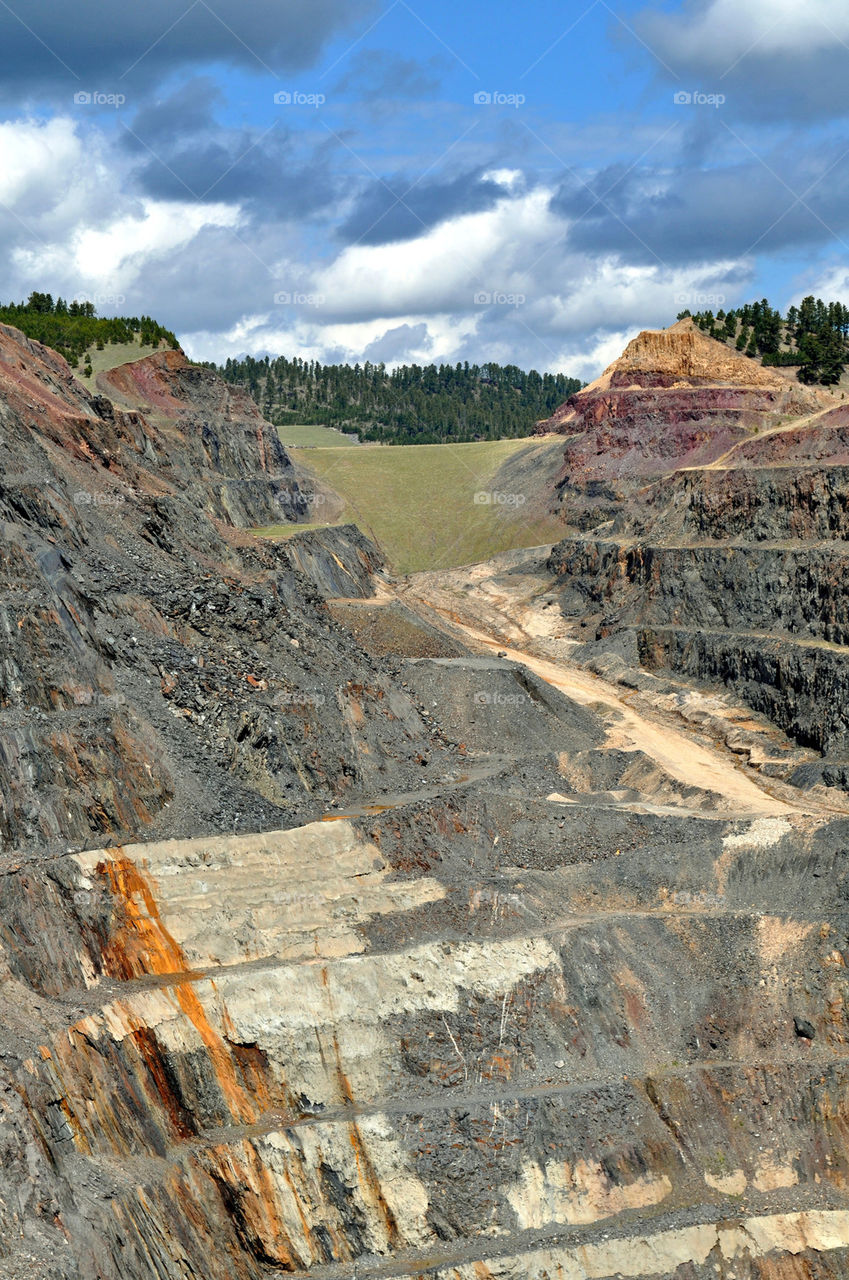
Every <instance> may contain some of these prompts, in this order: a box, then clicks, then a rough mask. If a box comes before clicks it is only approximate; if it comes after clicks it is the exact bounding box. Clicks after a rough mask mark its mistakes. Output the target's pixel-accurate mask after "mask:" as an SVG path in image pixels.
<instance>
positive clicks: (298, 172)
mask: <svg viewBox="0 0 849 1280" xmlns="http://www.w3.org/2000/svg"><path fill="white" fill-rule="evenodd" d="M139 154H140V155H141V156H142V157H143V159H142V163H141V164H140V165H139V167H138V169H137V170H136V172H135V181H136V183H137V184H138V185H139V186H140V187H141V188H142V190H143V191H144V192H145V193H146V194H148V195H151V196H154V197H156V198H157V199H160V200H186V199H187V198H188V199H191V198H193V197H194V198H195V199H198V200H202V201H205V202H207V203H209V202H218V201H224V202H225V203H228V202H229V203H238V204H242V205H244V206H247V210H248V212H251V211H253V212H256V213H261V214H262V215H263V217H265V218H266V219H269V220H285V219H287V218H303V217H307V216H311V215H313V214H316V213H318V212H319V211H320V210H322V209H324V208H326V207H328V206H329V205H331V204H333V203H334V202H335V201H336V200H337V199H338V196H339V182H338V179H336V178H334V176H333V174H332V173H331V171H330V169H329V167H328V166H327V164H325V163H324V162H323V161H322V160H321V158H320V156H318V157H316V158H314V159H313V160H311V161H310V162H308V163H305V162H304V161H303V160H302V159H300V158H299V157H298V156H297V155H296V154H295V152H294V150H293V148H292V145H291V142H290V139H289V137H288V136H287V135H285V134H280V135H277V134H276V132H275V133H272V134H269V135H266V137H264V138H261V139H259V138H258V137H257V135H254V134H251V133H238V134H226V133H221V134H219V135H217V136H216V137H205V138H200V139H191V140H189V141H188V142H186V143H184V144H183V145H178V146H175V147H171V148H166V149H164V150H162V151H160V152H157V153H156V155H151V154H150V152H148V151H147V149H146V148H143V149H141V150H140V151H139Z"/></svg>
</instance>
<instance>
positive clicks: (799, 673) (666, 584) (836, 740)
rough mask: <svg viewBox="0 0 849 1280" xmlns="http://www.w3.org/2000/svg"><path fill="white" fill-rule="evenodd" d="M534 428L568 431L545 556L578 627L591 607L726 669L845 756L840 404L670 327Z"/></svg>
mask: <svg viewBox="0 0 849 1280" xmlns="http://www.w3.org/2000/svg"><path fill="white" fill-rule="evenodd" d="M546 425H548V426H551V427H553V428H554V429H556V430H558V431H561V432H563V433H565V434H566V435H567V439H566V441H565V450H564V456H565V461H564V466H563V470H562V472H561V474H560V478H559V481H558V485H557V498H556V504H557V507H558V509H559V511H560V513H561V514H562V516H563V519H564V523H566V524H567V525H570V526H571V528H572V532H573V535H574V536H571V537H568V538H566V539H564V541H563V542H562V543H560V544H559V545H558V547H557V548H555V551H554V553H553V555H552V558H551V561H550V564H551V567H552V568H553V570H554V571H555V572H556V573H557V575H558V576H559V577H560V578H561V579H562V580H563V582H564V584H566V585H567V591H566V597H568V600H569V605H568V609H569V610H570V611H571V612H572V613H573V614H574V615H575V616H580V617H581V618H582V621H583V625H584V628H585V629H586V627H587V625H588V620H589V617H590V616H592V615H596V623H597V636H598V639H599V641H600V642H604V641H606V640H609V639H610V638H611V637H612V636H619V637H620V640H619V643H621V642H622V635H623V633H627V634H629V635H630V638H631V640H632V641H633V642H634V644H635V650H634V651H635V652H636V651H637V649H638V650H639V653H640V655H641V657H642V660H643V662H644V664H646V665H649V666H653V667H657V668H662V667H673V668H674V669H675V670H677V671H679V672H682V673H686V674H687V675H689V676H692V677H698V678H702V679H706V680H709V681H715V680H717V679H718V680H720V681H723V682H727V683H729V684H731V685H732V686H733V687H734V688H735V689H737V690H738V691H739V692H740V693H741V694H742V695H743V696H744V698H745V699H746V700H747V701H748V702H749V703H750V704H751V705H752V706H754V707H755V708H756V709H757V710H759V711H763V712H765V713H766V714H767V715H769V716H770V717H771V718H772V719H774V720H775V721H776V722H777V723H778V724H779V725H781V726H782V728H784V729H786V730H787V731H788V732H789V733H790V734H791V735H792V736H793V737H795V738H796V739H797V740H799V741H801V742H803V743H805V744H806V745H810V746H813V747H815V748H817V749H818V750H819V751H822V752H823V753H824V754H825V755H826V756H827V757H830V758H834V759H836V760H838V762H839V761H842V758H843V756H844V755H845V752H846V750H847V747H848V746H849V686H848V685H847V677H846V670H847V664H846V658H847V653H848V652H849V651H847V650H846V648H845V646H846V645H847V643H849V631H847V629H846V627H845V625H844V622H843V620H844V618H845V615H846V599H845V587H844V584H845V581H846V574H847V559H846V542H847V528H848V527H849V525H847V509H849V491H847V476H848V475H849V470H847V464H849V409H847V407H846V405H845V404H842V405H841V404H840V403H839V402H837V401H836V400H835V398H834V396H833V395H832V394H831V393H826V392H822V391H817V392H813V391H810V390H808V389H805V388H803V387H801V386H799V385H797V384H795V383H793V382H791V381H788V380H785V379H784V378H783V376H781V375H779V373H777V372H776V371H774V370H768V369H763V368H760V367H759V366H758V365H757V364H756V363H755V362H753V361H751V360H747V359H746V358H745V357H742V356H738V355H736V354H735V353H733V352H730V351H728V349H727V348H725V347H724V346H723V345H722V344H720V343H717V342H715V341H713V340H712V339H710V338H706V337H705V336H704V335H702V334H700V333H698V332H697V331H695V330H694V329H693V328H692V326H689V327H687V325H686V324H682V325H678V326H675V327H674V328H673V329H670V330H667V331H664V332H663V333H643V334H641V335H640V336H639V337H638V338H637V339H635V340H634V342H632V343H631V344H630V345H629V346H628V348H627V350H626V351H625V353H624V354H623V356H622V357H621V358H620V359H619V360H617V361H616V362H615V363H614V364H613V365H611V367H610V368H609V369H608V370H607V371H606V373H605V374H604V375H603V376H602V377H601V378H600V379H599V380H598V382H597V383H595V384H593V386H591V387H588V388H586V389H585V390H584V391H582V392H580V393H579V394H578V395H577V396H574V397H573V398H572V399H571V400H570V401H569V402H568V404H566V405H564V406H563V407H562V409H561V410H559V411H558V413H557V414H556V415H555V416H554V418H553V419H552V420H551V423H549V424H546ZM828 768H829V769H830V766H829V767H828ZM833 773H834V771H833V770H832V771H831V774H830V775H829V776H832V774H833ZM844 773H845V771H844V770H843V765H842V763H840V764H839V768H838V770H837V774H836V775H834V776H839V777H841V778H842V777H843V776H844Z"/></svg>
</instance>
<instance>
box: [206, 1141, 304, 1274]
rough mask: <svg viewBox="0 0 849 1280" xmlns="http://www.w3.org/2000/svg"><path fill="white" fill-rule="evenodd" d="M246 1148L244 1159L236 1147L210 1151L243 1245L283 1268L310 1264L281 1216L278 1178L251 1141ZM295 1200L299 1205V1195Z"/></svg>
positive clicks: (213, 1167) (261, 1257)
mask: <svg viewBox="0 0 849 1280" xmlns="http://www.w3.org/2000/svg"><path fill="white" fill-rule="evenodd" d="M242 1151H243V1152H244V1157H245V1158H244V1161H242V1160H240V1159H239V1157H238V1154H237V1150H236V1148H234V1147H232V1146H228V1147H215V1148H212V1149H211V1151H210V1153H209V1159H210V1160H211V1161H212V1167H211V1169H210V1172H211V1174H212V1177H213V1179H214V1180H215V1182H216V1184H217V1185H218V1188H219V1191H220V1193H221V1197H222V1199H223V1201H224V1205H225V1208H226V1210H227V1212H228V1213H229V1215H230V1216H231V1217H232V1219H233V1221H234V1223H235V1225H236V1230H237V1231H238V1233H239V1235H240V1237H241V1239H242V1242H243V1244H244V1245H245V1247H246V1248H247V1250H248V1251H249V1252H250V1253H252V1254H253V1255H254V1257H256V1258H258V1259H259V1260H260V1261H261V1262H265V1263H268V1264H270V1265H272V1266H275V1267H281V1268H282V1269H283V1271H299V1270H301V1269H302V1268H303V1267H304V1266H305V1265H306V1259H304V1258H301V1257H300V1256H299V1255H298V1253H297V1251H296V1250H295V1249H294V1247H293V1244H292V1239H291V1236H290V1234H289V1230H288V1228H287V1226H286V1223H285V1222H284V1221H283V1219H282V1217H281V1216H280V1213H279V1211H278V1201H277V1194H276V1190H275V1186H274V1179H273V1177H272V1175H271V1173H270V1171H269V1170H268V1169H267V1168H266V1166H265V1165H264V1164H263V1163H262V1160H261V1158H260V1156H259V1154H258V1153H257V1151H256V1149H255V1148H254V1147H253V1146H252V1145H251V1144H250V1143H245V1144H244V1145H243V1147H242ZM290 1185H291V1184H290ZM295 1201H296V1204H297V1201H298V1197H297V1195H296V1196H295ZM302 1226H303V1227H304V1230H305V1233H306V1234H307V1239H309V1238H310V1233H309V1226H308V1224H307V1223H306V1222H305V1220H304V1219H303V1218H302Z"/></svg>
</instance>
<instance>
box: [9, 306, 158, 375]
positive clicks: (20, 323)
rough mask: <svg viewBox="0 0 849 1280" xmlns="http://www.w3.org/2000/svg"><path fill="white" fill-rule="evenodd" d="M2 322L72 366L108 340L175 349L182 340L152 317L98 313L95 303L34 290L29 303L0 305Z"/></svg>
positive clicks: (101, 347)
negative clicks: (69, 300)
mask: <svg viewBox="0 0 849 1280" xmlns="http://www.w3.org/2000/svg"><path fill="white" fill-rule="evenodd" d="M0 324H11V325H14V326H15V328H16V329H20V330H21V331H22V332H23V333H25V334H26V336H27V337H28V338H34V339H35V341H36V342H43V343H44V345H45V346H47V347H52V348H53V350H54V351H58V352H59V354H60V355H62V356H64V357H65V359H66V360H67V361H68V364H69V365H70V366H71V367H72V368H74V369H75V368H77V366H78V364H79V361H80V357H81V356H82V355H83V354H84V353H86V352H88V351H90V350H91V349H92V348H95V347H96V348H97V350H98V351H102V350H103V348H104V347H105V345H106V343H107V342H110V343H118V342H133V341H134V340H135V338H136V337H138V338H139V339H140V341H141V345H142V346H143V347H158V346H159V344H160V342H162V341H165V342H167V343H168V345H169V346H170V347H173V348H174V349H175V350H176V349H177V348H178V347H179V345H180V344H179V342H178V341H177V338H176V337H175V335H174V334H173V333H172V332H171V330H170V329H166V328H165V327H164V326H163V325H161V324H158V323H157V321H156V320H153V319H151V317H150V316H98V314H97V309H96V307H95V306H94V304H93V303H92V302H77V301H72V302H67V301H66V300H65V299H64V298H56V299H55V301H54V299H53V296H52V294H49V293H38V292H33V293H31V294H30V295H29V298H28V299H27V301H26V302H7V303H5V304H0Z"/></svg>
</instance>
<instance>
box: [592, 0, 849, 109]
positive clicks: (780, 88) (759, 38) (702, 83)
mask: <svg viewBox="0 0 849 1280" xmlns="http://www.w3.org/2000/svg"><path fill="white" fill-rule="evenodd" d="M838 8H839V7H838V6H835V16H836V14H837V10H838ZM712 9H713V13H711V10H712ZM758 9H759V6H757V5H752V4H748V3H745V2H743V3H741V4H739V5H738V6H737V7H736V13H735V14H734V15H733V16H732V15H731V14H730V13H729V11H728V9H727V8H725V9H723V10H722V11H721V12H720V11H719V10H718V8H717V6H716V5H715V4H714V5H711V4H708V3H699V4H689V5H687V6H685V7H684V9H682V10H680V11H678V12H675V13H659V12H658V11H657V10H656V9H646V10H645V11H644V12H643V13H642V14H640V15H638V16H637V17H636V18H635V19H634V29H635V30H636V32H637V34H638V35H639V37H640V40H641V41H642V42H643V47H644V48H647V49H648V50H649V51H650V52H651V53H652V54H653V55H654V58H653V61H654V64H655V68H656V69H657V70H658V73H659V75H660V76H661V78H662V79H663V80H664V83H665V84H666V85H668V86H669V87H670V88H672V87H673V86H674V87H675V88H679V89H684V90H687V91H691V92H692V91H696V90H698V91H702V92H708V93H709V92H721V93H723V94H724V95H725V97H726V99H727V108H728V110H729V112H731V113H733V114H734V115H737V116H739V117H740V118H746V119H750V120H753V121H759V122H762V123H766V122H770V121H798V122H799V123H813V122H815V121H822V120H829V119H839V118H842V117H844V116H846V115H849V76H847V74H846V68H847V60H849V51H847V47H846V44H845V43H843V41H842V40H841V39H840V35H839V33H834V32H833V31H830V30H829V28H828V27H826V26H825V24H824V23H823V22H821V21H820V20H819V19H818V18H817V16H816V14H814V13H810V14H809V15H808V24H809V27H810V30H811V31H812V32H815V33H816V35H817V37H819V38H818V39H811V40H810V42H806V41H803V40H801V39H799V38H798V36H797V38H795V39H794V37H793V32H792V29H788V28H787V26H786V22H785V23H784V25H783V24H782V18H785V19H786V14H782V13H781V12H779V11H778V9H777V10H776V12H775V13H774V15H773V19H774V27H772V28H770V26H768V28H767V36H768V38H766V39H765V38H764V27H763V26H762V24H761V22H759V21H758V18H759V14H758V12H757V10H758ZM800 12H802V13H804V12H805V10H804V7H803V6H800ZM706 15H707V19H706V21H705V17H706ZM700 21H704V25H703V26H699V23H700ZM694 29H695V30H698V31H699V33H700V37H701V38H694V35H693V32H694ZM783 30H784V31H786V40H785V41H784V42H782V40H781V39H780V36H781V33H782V31H783ZM615 35H616V38H617V42H619V43H620V44H622V45H623V46H624V44H625V42H626V41H629V40H630V39H631V37H630V36H629V35H628V33H627V32H625V31H624V30H622V29H620V30H619V31H617V32H615ZM808 46H810V47H808Z"/></svg>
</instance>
